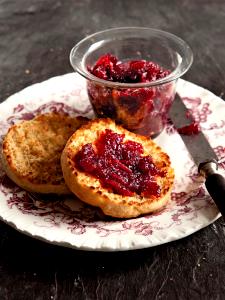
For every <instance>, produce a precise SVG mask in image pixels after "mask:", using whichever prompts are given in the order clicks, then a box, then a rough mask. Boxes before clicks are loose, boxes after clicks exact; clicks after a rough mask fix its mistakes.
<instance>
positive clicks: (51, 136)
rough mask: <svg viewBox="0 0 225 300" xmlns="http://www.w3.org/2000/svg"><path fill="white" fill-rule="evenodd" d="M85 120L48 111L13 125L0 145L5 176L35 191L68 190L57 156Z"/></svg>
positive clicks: (60, 191)
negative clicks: (0, 146)
mask: <svg viewBox="0 0 225 300" xmlns="http://www.w3.org/2000/svg"><path fill="white" fill-rule="evenodd" d="M84 122H85V120H84V119H82V118H72V117H69V116H66V115H62V114H55V113H50V114H44V115H39V116H37V117H35V118H34V119H32V120H29V121H23V122H21V123H19V124H16V125H13V126H12V127H11V128H10V129H9V131H8V133H7V135H6V136H5V138H4V141H3V149H2V157H3V166H4V167H5V170H6V173H7V174H8V176H9V177H10V178H11V179H12V180H14V181H15V182H16V183H17V184H18V185H20V186H22V187H23V188H25V189H27V190H31V191H34V192H40V193H54V192H56V193H68V192H69V191H68V188H67V187H66V185H65V182H64V179H63V175H62V170H61V165H60V156H61V152H62V150H63V148H64V146H65V144H66V142H67V140H68V139H69V137H70V136H71V135H72V134H73V133H74V131H75V130H76V129H77V128H78V127H79V126H80V125H81V124H83V123H84Z"/></svg>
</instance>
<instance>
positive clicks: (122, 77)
mask: <svg viewBox="0 0 225 300" xmlns="http://www.w3.org/2000/svg"><path fill="white" fill-rule="evenodd" d="M89 71H90V72H91V73H92V74H93V75H95V76H96V77H98V78H101V79H104V80H109V81H114V82H121V83H142V82H151V81H154V80H157V79H162V78H164V77H166V76H167V75H169V74H170V71H169V70H164V69H163V68H161V67H160V66H159V65H157V64H156V63H153V62H151V61H146V60H131V61H126V62H121V61H119V60H118V58H117V57H116V56H113V55H111V54H106V55H103V56H101V57H100V58H99V59H98V61H97V62H96V64H95V65H94V67H93V68H92V69H90V70H89Z"/></svg>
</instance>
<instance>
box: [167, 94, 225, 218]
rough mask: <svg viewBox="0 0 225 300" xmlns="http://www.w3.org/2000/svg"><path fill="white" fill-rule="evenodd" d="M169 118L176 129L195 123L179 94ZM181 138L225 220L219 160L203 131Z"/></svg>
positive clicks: (224, 191)
mask: <svg viewBox="0 0 225 300" xmlns="http://www.w3.org/2000/svg"><path fill="white" fill-rule="evenodd" d="M187 113H188V118H187ZM169 117H170V118H171V120H172V122H173V124H174V126H175V128H182V127H184V126H187V125H189V124H190V123H191V122H193V121H194V118H193V117H192V116H191V115H190V112H189V110H188V109H187V107H186V106H185V104H184V102H183V100H182V99H181V97H180V96H179V95H178V94H176V97H175V99H174V102H173V104H172V106H171V109H170V111H169ZM191 119H192V120H191ZM180 132H182V131H180ZM180 137H181V138H182V140H183V142H184V144H185V146H186V148H187V150H188V152H189V153H190V155H191V156H192V158H193V161H194V162H195V164H196V166H197V167H198V172H199V173H200V174H201V175H203V176H204V178H205V186H206V189H207V191H208V192H209V194H210V196H211V197H212V199H213V201H214V202H215V204H216V206H217V208H218V209H219V211H220V212H221V214H222V216H223V218H224V219H225V178H224V177H223V176H222V175H221V174H219V172H218V158H217V156H216V154H215V152H214V150H213V149H212V147H211V146H210V144H209V142H208V140H207V138H206V137H205V135H204V133H203V132H202V131H199V132H198V133H195V134H191V135H187V134H182V133H180Z"/></svg>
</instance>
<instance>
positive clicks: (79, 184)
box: [61, 119, 174, 218]
mask: <svg viewBox="0 0 225 300" xmlns="http://www.w3.org/2000/svg"><path fill="white" fill-rule="evenodd" d="M106 129H110V130H112V131H113V132H116V133H118V134H124V135H125V138H124V141H126V140H131V141H134V142H137V143H140V144H141V145H142V146H143V149H144V153H143V155H145V156H146V155H150V156H151V157H152V160H153V162H154V164H155V165H156V166H157V167H158V168H159V169H160V170H162V171H163V172H165V174H166V175H165V176H164V177H160V176H157V178H156V180H157V183H158V185H159V186H160V189H161V193H160V196H159V197H156V196H148V197H144V196H141V195H139V194H136V193H135V194H134V195H132V196H123V195H120V194H116V193H114V192H113V191H112V190H111V189H108V188H104V187H103V186H102V184H101V182H100V180H99V179H98V178H96V177H94V176H92V175H89V174H87V173H86V172H83V171H80V170H79V168H78V167H77V165H76V162H75V159H74V158H75V155H76V154H77V153H78V152H79V151H80V150H81V148H82V146H83V145H85V144H87V143H92V144H93V145H94V143H95V141H96V140H97V139H98V137H99V136H100V134H101V133H102V132H103V131H105V130H106ZM61 165H62V171H63V176H64V179H65V182H66V184H67V186H68V187H69V189H70V190H71V191H72V192H73V193H74V194H75V195H76V196H77V197H78V198H80V199H81V200H82V201H84V202H86V203H88V204H90V205H93V206H97V207H100V208H101V209H102V211H103V212H104V213H105V214H106V215H109V216H112V217H117V218H131V217H137V216H139V215H142V214H147V213H150V212H154V211H158V210H160V209H162V208H163V207H164V206H165V205H166V204H167V202H168V200H169V199H170V194H171V189H172V186H173V181H174V170H173V168H172V167H171V162H170V159H169V156H168V155H167V154H166V153H165V152H163V151H162V149H161V148H160V147H159V146H158V145H156V143H155V142H153V141H152V140H151V139H150V138H147V137H144V136H140V135H137V134H134V133H132V132H129V131H128V130H126V129H124V128H123V127H121V126H118V125H116V124H115V123H114V122H113V121H112V120H111V119H95V120H92V121H89V122H88V123H87V124H85V125H83V126H82V127H81V128H80V129H78V130H77V131H76V132H75V133H74V134H73V135H72V136H71V137H70V139H69V140H68V142H67V144H66V147H65V148H64V150H63V152H62V156H61Z"/></svg>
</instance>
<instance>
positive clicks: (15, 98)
mask: <svg viewBox="0 0 225 300" xmlns="http://www.w3.org/2000/svg"><path fill="white" fill-rule="evenodd" d="M178 92H179V94H180V95H181V97H182V98H183V101H184V102H185V104H186V106H187V107H188V108H189V109H190V110H191V113H192V114H193V115H194V117H195V119H196V120H197V121H200V124H201V128H202V131H203V132H204V134H205V135H206V137H207V138H208V140H209V142H210V144H211V146H212V148H213V149H214V150H215V152H216V154H217V155H218V157H219V159H221V162H223V161H224V160H225V149H224V144H225V143H224V142H223V141H224V136H225V119H224V115H225V102H223V101H222V100H221V99H220V98H218V97H216V96H215V95H214V94H212V93H211V92H209V91H207V90H205V89H203V88H201V87H199V86H196V85H194V84H192V83H190V82H187V81H184V80H179V82H178ZM0 111H1V115H0V143H2V139H3V136H4V135H5V133H6V132H7V130H8V128H9V127H10V126H11V125H12V124H15V123H17V122H20V121H21V120H28V119H32V118H33V117H34V116H35V115H36V114H40V113H46V112H50V111H52V112H64V113H69V114H70V115H83V116H87V117H90V118H91V117H93V111H92V109H91V105H90V103H89V101H88V97H87V94H86V89H85V81H84V79H83V78H81V77H80V76H79V75H78V74H75V73H73V74H66V75H63V76H58V77H54V78H51V79H49V80H47V81H44V82H42V83H39V84H34V85H32V86H30V87H28V88H26V89H24V90H22V91H20V92H19V93H17V94H14V95H12V96H11V97H9V98H8V99H7V100H6V101H5V102H3V103H2V104H0ZM156 142H158V143H159V144H160V145H161V146H162V147H163V149H164V150H165V151H166V152H167V153H168V154H169V155H170V157H171V161H172V164H173V167H174V169H175V175H176V180H175V185H174V189H173V191H172V200H171V202H170V203H169V205H168V206H167V207H166V208H165V209H164V210H163V211H161V212H160V213H157V214H152V215H147V216H144V217H139V218H135V219H130V220H115V219H110V218H107V217H105V216H104V215H103V214H102V213H101V212H100V211H99V210H98V209H95V208H92V207H90V206H88V205H86V204H83V203H81V202H80V201H79V200H78V199H75V197H70V198H64V199H57V197H56V196H45V199H44V198H43V200H40V199H39V197H36V196H34V195H33V196H31V195H29V194H28V193H27V192H26V191H24V190H22V189H21V188H19V187H18V186H16V185H15V184H14V183H13V182H11V181H10V180H9V179H8V178H7V176H6V175H5V174H4V171H3V170H2V169H1V166H0V200H1V201H0V217H1V219H2V220H3V221H4V222H6V223H8V224H10V225H12V226H14V227H15V228H16V229H17V230H19V231H21V232H22V233H25V234H28V235H30V236H32V237H35V238H39V239H42V240H44V241H47V242H50V243H53V244H58V245H62V246H67V247H72V248H76V249H83V250H98V251H122V250H131V249H141V248H146V247H152V246H156V245H159V244H163V243H167V242H170V241H174V240H178V239H181V238H183V237H185V236H187V235H190V234H192V233H194V232H196V231H198V230H200V229H201V228H203V227H205V226H207V225H209V224H211V223H212V222H214V221H215V220H216V219H217V218H219V217H220V214H219V213H218V210H217V209H216V207H215V205H214V203H213V202H212V200H211V198H210V196H209V195H208V193H207V191H206V190H205V188H204V185H203V180H202V178H201V177H200V176H198V174H197V169H196V166H195V164H194V162H193V160H192V158H191V157H190V155H189V153H188V152H187V150H186V148H185V145H184V144H183V142H182V140H181V138H180V136H179V135H178V134H177V132H176V130H175V129H174V127H173V125H172V124H171V122H169V121H168V124H167V125H166V128H165V130H164V131H163V133H162V134H161V135H160V136H159V137H158V138H157V139H156ZM0 146H1V145H0ZM224 166H225V164H224V163H221V164H220V167H221V168H220V171H221V172H222V173H223V174H224V175H225V170H224Z"/></svg>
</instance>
